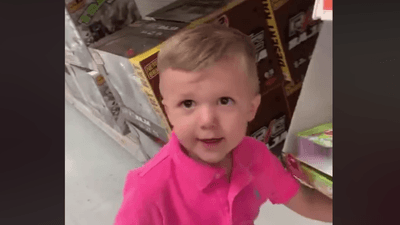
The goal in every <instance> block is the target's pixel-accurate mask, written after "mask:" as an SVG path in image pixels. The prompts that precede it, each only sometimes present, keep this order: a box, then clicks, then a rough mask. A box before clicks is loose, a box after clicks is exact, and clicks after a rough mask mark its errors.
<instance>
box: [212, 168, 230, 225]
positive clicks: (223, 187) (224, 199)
mask: <svg viewBox="0 0 400 225" xmlns="http://www.w3.org/2000/svg"><path fill="white" fill-rule="evenodd" d="M225 177H226V174H224V173H223V172H218V173H216V174H215V179H216V180H218V183H219V184H220V186H219V188H217V195H218V200H219V203H220V205H221V208H222V211H223V212H224V216H225V218H226V221H227V224H229V225H230V224H232V217H231V213H230V206H229V201H228V190H229V183H228V182H227V181H226V179H223V178H225Z"/></svg>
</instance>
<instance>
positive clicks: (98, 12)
mask: <svg viewBox="0 0 400 225" xmlns="http://www.w3.org/2000/svg"><path fill="white" fill-rule="evenodd" d="M65 5H66V10H67V11H68V13H69V15H70V17H71V20H72V22H73V23H74V25H75V26H76V30H77V31H78V33H79V34H80V36H81V37H82V41H83V42H84V43H85V45H87V46H88V45H90V44H91V43H94V42H96V41H98V40H101V39H102V38H104V37H106V36H107V35H110V34H112V33H114V32H115V31H118V30H120V29H122V28H123V27H126V26H127V25H129V24H131V23H133V22H135V21H137V20H139V19H141V16H140V13H139V10H138V7H137V5H136V2H135V1H132V0H65Z"/></svg>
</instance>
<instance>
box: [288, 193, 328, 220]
mask: <svg viewBox="0 0 400 225" xmlns="http://www.w3.org/2000/svg"><path fill="white" fill-rule="evenodd" d="M332 202H333V201H332V199H330V198H328V197H326V196H325V195H323V194H321V193H320V192H318V191H316V190H314V189H310V188H308V187H305V186H301V187H300V190H299V192H298V193H297V195H295V196H294V197H293V198H292V199H291V200H290V201H289V202H288V203H286V204H285V205H286V206H287V207H288V208H290V209H291V210H293V211H295V212H296V213H298V214H300V215H302V216H304V217H307V218H310V219H314V220H320V221H324V222H332V214H333V212H332V211H333V208H332V205H333V204H332Z"/></svg>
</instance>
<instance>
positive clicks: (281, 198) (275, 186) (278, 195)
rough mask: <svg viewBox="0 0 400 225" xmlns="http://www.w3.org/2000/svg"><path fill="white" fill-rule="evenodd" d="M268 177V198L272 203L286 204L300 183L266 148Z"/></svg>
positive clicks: (295, 192)
mask: <svg viewBox="0 0 400 225" xmlns="http://www.w3.org/2000/svg"><path fill="white" fill-rule="evenodd" d="M267 154H268V157H266V158H267V159H269V160H268V161H269V174H270V175H269V177H270V182H271V187H270V188H271V189H270V196H269V200H270V201H271V202H272V204H286V203H287V202H289V200H290V199H292V198H293V197H294V196H295V195H296V194H297V192H298V190H299V189H300V184H299V183H298V182H297V180H296V179H295V178H294V177H293V176H292V174H291V173H290V172H288V171H287V170H286V169H285V168H284V167H283V165H282V163H281V162H280V161H279V159H278V158H277V157H276V156H275V155H273V154H272V153H271V152H270V151H269V150H268V153H267Z"/></svg>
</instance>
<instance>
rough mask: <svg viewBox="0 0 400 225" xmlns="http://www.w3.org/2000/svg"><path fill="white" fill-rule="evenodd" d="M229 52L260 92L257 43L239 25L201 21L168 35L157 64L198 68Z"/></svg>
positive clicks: (190, 69) (212, 62) (200, 68)
mask: <svg viewBox="0 0 400 225" xmlns="http://www.w3.org/2000/svg"><path fill="white" fill-rule="evenodd" d="M230 54H232V55H233V54H234V55H235V56H239V57H240V58H242V59H243V60H241V62H242V65H243V66H244V67H245V68H244V69H245V71H247V75H248V76H249V79H250V84H251V88H252V90H255V92H256V94H257V93H259V79H258V74H257V66H256V53H255V47H254V45H253V43H252V42H251V40H250V38H249V37H248V36H247V35H245V34H243V33H242V32H240V31H239V30H237V29H234V28H229V27H225V26H223V25H218V24H202V25H200V26H198V27H196V28H191V29H184V30H181V31H179V32H178V33H177V34H175V35H174V36H172V37H171V38H169V39H168V40H167V41H166V42H164V44H163V45H162V47H161V50H160V52H159V53H158V62H157V68H158V70H159V72H160V74H162V73H163V72H164V71H165V70H166V69H168V68H172V69H180V70H184V71H193V72H195V71H199V70H202V69H205V68H207V67H209V66H212V64H214V63H216V62H218V61H219V60H220V59H222V58H224V57H229V56H230Z"/></svg>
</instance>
